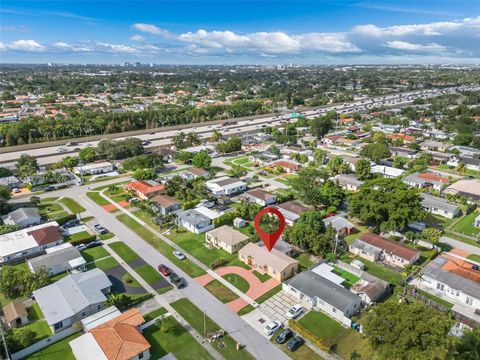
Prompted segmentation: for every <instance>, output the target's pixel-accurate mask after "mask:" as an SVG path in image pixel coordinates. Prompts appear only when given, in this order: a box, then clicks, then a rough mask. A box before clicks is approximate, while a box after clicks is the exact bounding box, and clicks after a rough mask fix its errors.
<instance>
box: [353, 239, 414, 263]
mask: <svg viewBox="0 0 480 360" xmlns="http://www.w3.org/2000/svg"><path fill="white" fill-rule="evenodd" d="M348 249H349V251H350V252H351V253H353V254H355V255H357V256H360V257H362V258H364V259H367V260H369V261H383V262H384V263H386V264H389V265H393V266H398V267H402V268H403V267H405V266H407V265H411V264H414V263H416V262H417V261H418V259H419V258H420V252H419V251H417V250H414V249H411V248H409V247H407V246H405V245H402V244H400V243H398V242H396V241H392V240H388V239H385V238H383V237H381V236H379V235H376V234H373V233H366V234H363V235H361V236H360V237H359V238H358V239H357V240H355V241H354V242H353V243H351V244H350V246H349V248H348Z"/></svg>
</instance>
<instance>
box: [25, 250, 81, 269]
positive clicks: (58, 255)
mask: <svg viewBox="0 0 480 360" xmlns="http://www.w3.org/2000/svg"><path fill="white" fill-rule="evenodd" d="M79 257H82V255H80V251H78V249H77V248H76V247H75V246H70V247H68V248H65V249H61V250H58V251H55V252H52V253H49V254H45V255H41V256H38V257H36V258H33V259H30V260H28V262H29V263H30V265H31V266H32V267H33V269H34V270H37V269H40V268H41V267H42V266H44V267H45V268H46V269H51V268H52V267H54V266H55V265H57V264H63V263H66V262H68V261H70V260H73V259H76V258H79Z"/></svg>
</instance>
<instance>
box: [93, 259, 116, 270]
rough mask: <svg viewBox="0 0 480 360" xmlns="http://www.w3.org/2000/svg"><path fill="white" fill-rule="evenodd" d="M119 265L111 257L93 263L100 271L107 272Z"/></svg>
mask: <svg viewBox="0 0 480 360" xmlns="http://www.w3.org/2000/svg"><path fill="white" fill-rule="evenodd" d="M118 265H120V264H119V263H118V262H117V260H115V259H114V258H113V257H111V256H110V257H107V258H104V259H101V260H97V261H95V267H97V268H99V269H100V270H104V271H105V270H108V269H112V268H114V267H115V266H118Z"/></svg>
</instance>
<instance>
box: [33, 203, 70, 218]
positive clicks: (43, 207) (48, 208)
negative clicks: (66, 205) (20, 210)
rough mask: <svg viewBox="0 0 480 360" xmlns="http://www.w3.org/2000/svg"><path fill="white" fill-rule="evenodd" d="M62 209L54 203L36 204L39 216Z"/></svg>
mask: <svg viewBox="0 0 480 360" xmlns="http://www.w3.org/2000/svg"><path fill="white" fill-rule="evenodd" d="M61 211H64V210H63V208H62V207H61V206H60V205H58V204H55V203H48V204H40V205H38V213H39V214H40V215H41V216H47V215H49V214H51V213H56V212H61Z"/></svg>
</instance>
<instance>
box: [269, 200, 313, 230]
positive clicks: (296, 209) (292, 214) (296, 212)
mask: <svg viewBox="0 0 480 360" xmlns="http://www.w3.org/2000/svg"><path fill="white" fill-rule="evenodd" d="M275 207H276V208H277V209H278V210H279V211H280V212H281V213H282V215H283V216H284V217H285V223H286V224H287V225H290V226H293V225H294V224H295V223H296V222H297V221H298V219H300V215H302V214H303V213H305V212H307V211H310V209H309V208H307V207H306V206H303V205H302V204H301V203H300V202H299V201H298V200H290V201H286V202H284V203H281V204H278V205H276V206H275Z"/></svg>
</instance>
